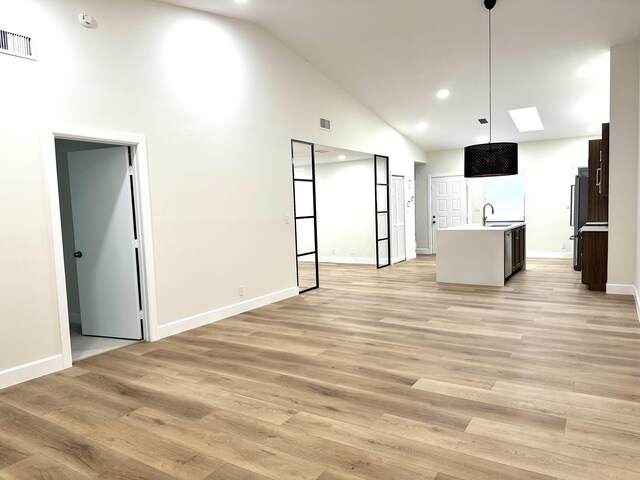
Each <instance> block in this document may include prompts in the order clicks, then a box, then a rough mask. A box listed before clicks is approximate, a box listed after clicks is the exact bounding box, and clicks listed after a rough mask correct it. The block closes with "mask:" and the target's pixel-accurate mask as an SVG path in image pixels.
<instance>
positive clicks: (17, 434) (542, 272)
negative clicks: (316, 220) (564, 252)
mask: <svg viewBox="0 0 640 480" xmlns="http://www.w3.org/2000/svg"><path fill="white" fill-rule="evenodd" d="M321 284H322V288H321V289H320V290H315V291H312V292H309V293H307V294H305V295H302V296H299V297H296V298H293V299H289V300H286V301H283V302H279V303H277V304H274V305H270V306H268V307H264V308H260V309H257V310H254V311H252V312H248V313H245V314H242V315H237V316H235V317H233V318H230V319H227V320H224V321H221V322H218V323H216V324H212V325H209V326H206V327H202V328H199V329H196V330H192V331H190V332H186V333H184V334H181V335H177V336H174V337H172V338H167V339H164V340H162V341H159V342H155V343H139V344H136V345H132V346H128V347H124V348H122V349H119V350H116V351H112V352H109V353H107V354H104V355H100V356H97V357H93V358H90V359H87V360H84V361H81V362H78V363H76V364H75V366H74V367H73V368H72V369H69V370H66V371H64V372H60V373H57V374H53V375H49V376H47V377H43V378H40V379H37V380H34V381H31V382H27V383H24V384H22V385H18V386H15V387H12V388H8V389H5V390H2V391H0V480H15V479H88V478H100V479H110V478H117V479H160V480H162V479H174V478H175V479H183V480H190V479H194V480H205V479H206V480H316V479H317V480H368V479H372V480H419V479H425V480H552V479H562V480H588V479H594V480H596V479H597V480H603V479H604V480H614V479H615V480H632V479H633V480H638V479H640V325H639V324H638V320H637V317H636V313H635V306H634V303H633V299H632V298H631V297H625V296H610V295H609V296H607V295H605V294H603V293H600V292H588V291H587V290H586V289H585V288H584V286H583V285H581V284H580V277H579V274H578V273H576V272H574V271H573V270H572V268H571V265H570V262H568V261H564V260H529V261H528V270H526V271H525V272H522V273H520V274H518V275H516V276H515V277H514V278H512V279H511V280H510V281H509V282H508V284H507V286H506V287H505V288H492V287H473V286H460V285H444V284H437V283H435V259H434V258H433V257H419V259H417V260H414V261H410V262H404V263H402V264H398V265H395V266H393V267H390V268H386V269H383V270H378V271H376V270H375V269H374V268H372V267H370V266H337V265H330V266H322V267H321Z"/></svg>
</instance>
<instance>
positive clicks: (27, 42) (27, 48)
mask: <svg viewBox="0 0 640 480" xmlns="http://www.w3.org/2000/svg"><path fill="white" fill-rule="evenodd" d="M0 53H6V54H9V55H15V56H16V57H22V58H29V59H31V60H35V59H36V57H35V54H34V51H33V42H32V40H31V37H27V36H25V35H19V34H17V33H11V32H7V31H6V30H0Z"/></svg>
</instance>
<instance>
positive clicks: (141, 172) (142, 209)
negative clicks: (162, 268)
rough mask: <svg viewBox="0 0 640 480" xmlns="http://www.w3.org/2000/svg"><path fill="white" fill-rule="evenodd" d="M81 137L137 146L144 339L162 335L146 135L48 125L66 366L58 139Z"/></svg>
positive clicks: (48, 160) (67, 343)
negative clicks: (158, 307)
mask: <svg viewBox="0 0 640 480" xmlns="http://www.w3.org/2000/svg"><path fill="white" fill-rule="evenodd" d="M56 139H59V140H78V141H83V142H96V143H109V144H113V145H125V146H130V147H134V150H135V156H134V159H133V169H134V175H133V177H134V202H135V206H136V223H137V227H138V232H140V238H141V240H142V242H141V244H140V262H141V268H140V277H141V278H140V287H141V293H142V310H143V315H144V321H143V325H144V339H145V340H149V341H153V340H156V339H158V338H159V336H158V310H157V301H156V282H155V267H154V263H153V259H154V255H153V237H152V229H151V200H150V191H149V169H148V167H149V166H148V160H147V143H146V139H145V137H144V136H143V135H138V134H131V133H123V132H114V131H109V130H98V129H92V128H86V127H81V126H76V125H60V126H55V127H54V128H49V129H45V130H44V133H43V140H42V142H43V160H44V164H45V165H44V168H45V175H46V182H47V187H48V191H49V208H50V214H51V233H52V240H53V256H54V268H55V278H56V290H57V298H58V319H59V321H60V342H61V348H62V361H63V368H69V367H71V365H72V359H71V338H70V332H69V313H68V311H67V285H66V280H65V273H64V272H65V270H64V253H63V248H62V225H61V222H60V203H59V192H58V172H57V166H56V145H55V140H56Z"/></svg>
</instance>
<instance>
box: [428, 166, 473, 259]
mask: <svg viewBox="0 0 640 480" xmlns="http://www.w3.org/2000/svg"><path fill="white" fill-rule="evenodd" d="M440 177H464V173H435V174H429V175H427V196H428V200H427V202H428V205H427V207H428V208H427V212H428V214H427V225H428V228H429V253H428V255H433V233H434V229H433V205H432V203H433V202H432V200H433V198H432V197H433V194H432V193H431V192H432V188H431V187H432V186H433V184H432V181H433V179H434V178H440ZM464 188H465V190H466V195H465V196H466V202H467V204H466V205H465V211H466V217H467V223H469V184H468V183H467V182H465V184H464Z"/></svg>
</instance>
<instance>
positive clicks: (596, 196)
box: [587, 140, 609, 222]
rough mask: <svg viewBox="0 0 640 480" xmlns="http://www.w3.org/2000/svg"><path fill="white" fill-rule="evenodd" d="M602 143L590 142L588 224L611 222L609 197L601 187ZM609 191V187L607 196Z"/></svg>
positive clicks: (598, 141) (599, 141)
mask: <svg viewBox="0 0 640 480" xmlns="http://www.w3.org/2000/svg"><path fill="white" fill-rule="evenodd" d="M602 143H603V142H602V140H590V141H589V201H588V206H587V222H607V221H609V197H607V196H604V195H602V194H601V193H600V187H601V185H602V167H601V161H600V158H601V154H602ZM607 143H608V142H607ZM607 164H608V155H607ZM607 185H608V171H607ZM608 191H609V188H608V186H607V195H608Z"/></svg>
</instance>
